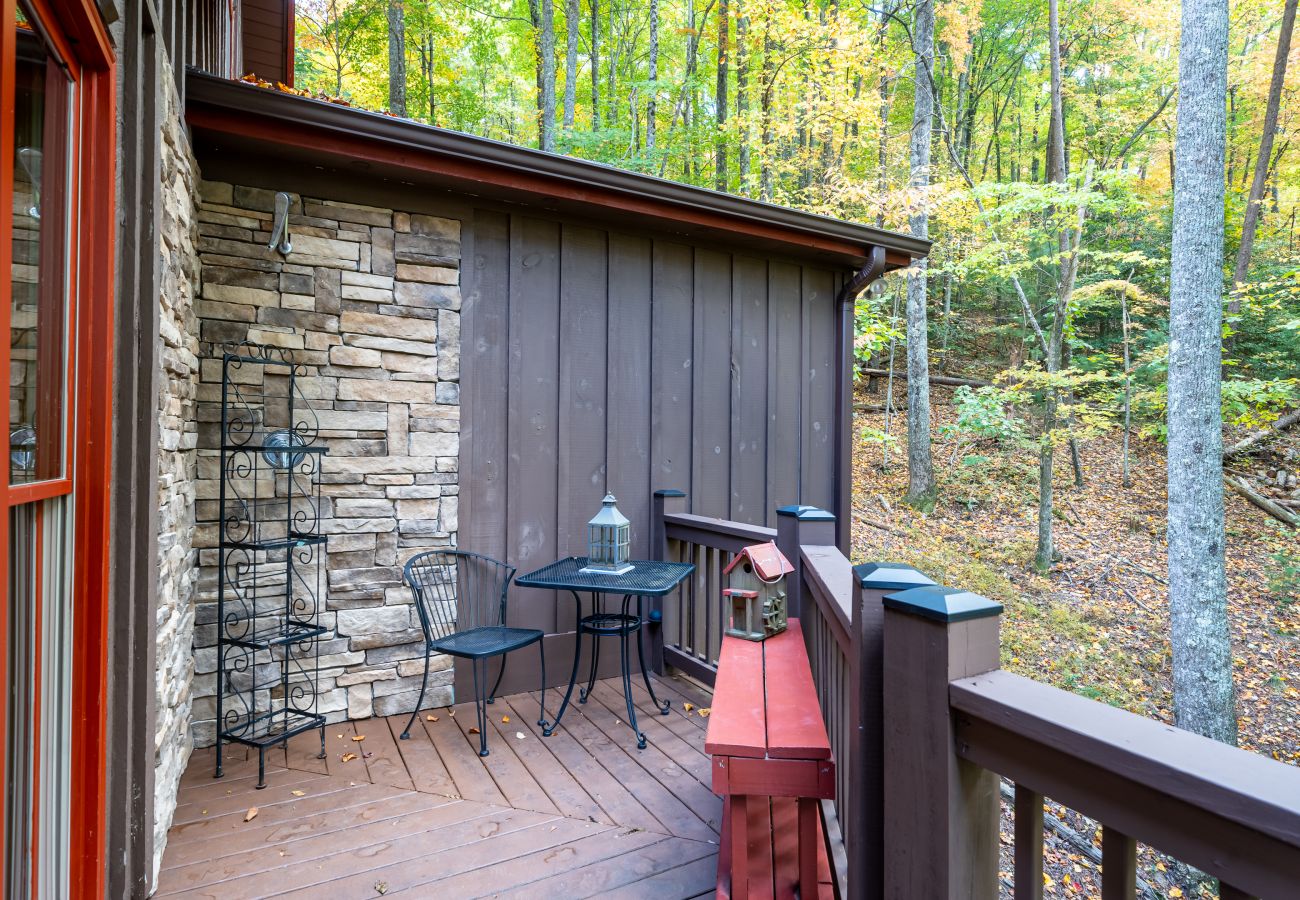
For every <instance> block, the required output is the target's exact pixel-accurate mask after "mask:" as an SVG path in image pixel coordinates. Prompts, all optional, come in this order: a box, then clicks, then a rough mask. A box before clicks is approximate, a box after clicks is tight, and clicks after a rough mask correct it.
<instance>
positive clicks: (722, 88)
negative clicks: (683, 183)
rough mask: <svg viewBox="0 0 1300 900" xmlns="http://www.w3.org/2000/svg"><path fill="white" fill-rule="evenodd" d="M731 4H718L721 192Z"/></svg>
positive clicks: (717, 167) (716, 168) (717, 180)
mask: <svg viewBox="0 0 1300 900" xmlns="http://www.w3.org/2000/svg"><path fill="white" fill-rule="evenodd" d="M730 45H731V4H730V3H729V2H728V0H720V2H719V4H718V78H717V83H716V90H715V91H714V95H713V108H714V115H715V116H716V117H717V118H716V121H717V123H718V133H717V136H716V138H715V139H714V150H713V152H714V157H715V161H714V164H713V172H714V175H713V179H714V185H713V186H714V187H716V188H717V189H718V190H720V191H725V190H726V189H727V136H726V134H725V133H724V132H723V128H724V127H725V126H726V124H727V65H728V58H729V57H730V56H731V46H730Z"/></svg>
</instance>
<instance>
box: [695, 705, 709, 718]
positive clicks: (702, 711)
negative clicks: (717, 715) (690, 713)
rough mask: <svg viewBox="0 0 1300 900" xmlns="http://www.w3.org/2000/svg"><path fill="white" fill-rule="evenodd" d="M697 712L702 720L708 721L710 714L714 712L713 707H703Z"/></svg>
mask: <svg viewBox="0 0 1300 900" xmlns="http://www.w3.org/2000/svg"><path fill="white" fill-rule="evenodd" d="M696 712H697V713H699V715H700V718H701V719H707V718H708V717H709V713H711V712H713V707H711V706H701V707H700V708H699V709H697V710H696Z"/></svg>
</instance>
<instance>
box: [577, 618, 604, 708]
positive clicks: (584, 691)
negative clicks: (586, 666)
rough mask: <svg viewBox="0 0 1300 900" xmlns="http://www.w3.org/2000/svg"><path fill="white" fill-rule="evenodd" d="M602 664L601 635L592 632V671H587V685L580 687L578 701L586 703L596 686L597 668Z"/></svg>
mask: <svg viewBox="0 0 1300 900" xmlns="http://www.w3.org/2000/svg"><path fill="white" fill-rule="evenodd" d="M599 666H600V635H598V634H597V633H596V632H594V631H593V632H592V633H591V671H589V672H588V673H587V686H586V687H585V688H579V689H578V702H579V703H586V702H587V698H588V697H590V696H591V690H592V688H594V687H595V686H596V670H597V669H598V668H599Z"/></svg>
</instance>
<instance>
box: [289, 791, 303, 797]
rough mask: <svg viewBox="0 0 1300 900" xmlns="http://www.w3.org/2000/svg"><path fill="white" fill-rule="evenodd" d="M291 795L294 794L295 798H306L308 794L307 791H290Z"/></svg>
mask: <svg viewBox="0 0 1300 900" xmlns="http://www.w3.org/2000/svg"><path fill="white" fill-rule="evenodd" d="M289 793H291V794H293V795H294V796H295V797H306V796H307V792H306V791H290V792H289Z"/></svg>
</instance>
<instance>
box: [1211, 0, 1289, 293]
mask: <svg viewBox="0 0 1300 900" xmlns="http://www.w3.org/2000/svg"><path fill="white" fill-rule="evenodd" d="M1296 3H1297V0H1286V6H1285V7H1284V8H1283V10H1282V30H1281V32H1280V33H1279V34H1278V36H1277V55H1276V56H1274V57H1273V80H1272V81H1271V82H1269V86H1268V105H1267V106H1266V107H1265V109H1264V134H1263V136H1261V137H1260V140H1259V156H1258V157H1256V159H1255V180H1254V181H1252V182H1251V184H1250V195H1249V196H1248V198H1247V200H1246V215H1245V217H1244V219H1243V220H1242V223H1241V246H1240V247H1239V248H1238V249H1237V266H1236V268H1235V269H1234V270H1233V275H1232V287H1233V291H1232V295H1231V296H1230V297H1229V298H1228V311H1229V312H1232V313H1236V312H1240V311H1241V286H1242V285H1243V284H1244V283H1245V281H1246V273H1247V272H1248V271H1249V270H1250V255H1251V253H1252V252H1253V251H1254V249H1255V231H1256V229H1257V228H1258V227H1259V211H1260V205H1261V204H1262V203H1263V202H1264V187H1265V185H1267V184H1268V173H1269V168H1270V165H1271V163H1272V160H1273V139H1274V138H1275V137H1276V136H1277V113H1278V108H1279V107H1280V106H1281V103H1282V87H1283V85H1284V84H1285V83H1286V62H1287V57H1288V56H1290V54H1291V33H1292V31H1294V30H1295V12H1296Z"/></svg>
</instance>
